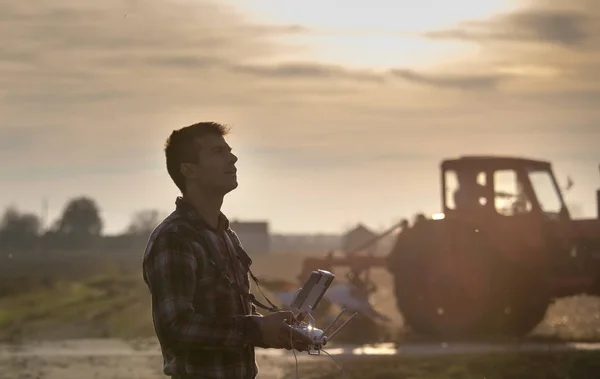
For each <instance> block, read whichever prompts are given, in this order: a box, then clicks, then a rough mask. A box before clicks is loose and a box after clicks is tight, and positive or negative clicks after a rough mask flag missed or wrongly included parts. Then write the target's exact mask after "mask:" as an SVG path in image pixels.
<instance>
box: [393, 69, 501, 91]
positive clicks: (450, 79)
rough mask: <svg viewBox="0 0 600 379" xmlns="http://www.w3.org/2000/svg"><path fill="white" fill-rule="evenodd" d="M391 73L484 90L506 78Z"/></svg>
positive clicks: (428, 82)
mask: <svg viewBox="0 0 600 379" xmlns="http://www.w3.org/2000/svg"><path fill="white" fill-rule="evenodd" d="M391 73H392V75H395V76H397V77H399V78H402V79H404V80H407V81H409V82H413V83H418V84H423V85H428V86H432V87H439V88H459V89H463V90H485V89H493V88H495V87H496V86H497V85H498V84H499V83H500V82H501V81H503V80H505V79H507V76H505V75H499V74H495V75H473V74H460V75H439V74H438V75H424V74H421V73H418V72H416V71H414V70H406V69H393V70H392V71H391Z"/></svg>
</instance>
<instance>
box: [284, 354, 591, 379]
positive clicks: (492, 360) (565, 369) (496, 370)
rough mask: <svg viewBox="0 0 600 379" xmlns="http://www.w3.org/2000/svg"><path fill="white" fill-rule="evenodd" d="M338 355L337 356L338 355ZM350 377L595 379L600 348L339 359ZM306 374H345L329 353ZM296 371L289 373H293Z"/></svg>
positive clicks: (325, 377) (320, 378)
mask: <svg viewBox="0 0 600 379" xmlns="http://www.w3.org/2000/svg"><path fill="white" fill-rule="evenodd" d="M336 359H338V358H336ZM338 362H340V363H341V364H342V365H343V367H344V371H345V372H346V378H347V379H392V378H394V379H395V378H398V379H593V378H598V377H600V353H599V352H556V353H511V354H494V355H474V356H473V355H470V356H468V355H454V356H442V357H425V358H423V357H419V358H410V357H394V356H386V357H363V358H361V359H355V360H350V359H338ZM301 371H302V372H301V374H302V377H303V378H307V379H308V378H310V379H338V378H342V374H341V372H340V368H339V367H337V366H336V365H335V364H334V363H333V362H331V361H329V360H328V359H327V357H323V358H322V359H319V363H317V364H314V365H305V366H302V367H301ZM293 374H294V373H293V372H290V373H289V374H288V376H289V377H293Z"/></svg>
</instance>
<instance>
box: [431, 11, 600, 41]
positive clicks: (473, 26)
mask: <svg viewBox="0 0 600 379" xmlns="http://www.w3.org/2000/svg"><path fill="white" fill-rule="evenodd" d="M594 21H595V19H594V17H592V16H590V15H589V14H587V13H584V12H583V11H577V10H554V9H528V10H522V11H517V12H514V13H508V14H502V15H497V16H495V17H492V18H491V19H490V20H487V21H470V22H465V23H463V24H461V25H459V26H458V28H455V29H450V30H437V31H431V32H428V33H426V34H425V35H426V36H427V37H429V38H434V39H459V40H470V41H478V42H486V41H508V42H514V43H523V42H527V43H543V44H553V45H558V46H562V47H566V48H583V47H585V46H586V43H587V42H589V41H590V39H591V38H592V37H593V36H594V35H595V33H597V32H598V30H597V29H595V28H594Z"/></svg>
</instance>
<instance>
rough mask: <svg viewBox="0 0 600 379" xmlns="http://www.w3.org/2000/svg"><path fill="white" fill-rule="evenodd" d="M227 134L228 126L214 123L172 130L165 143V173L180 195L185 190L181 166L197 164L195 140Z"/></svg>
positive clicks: (197, 154) (197, 155)
mask: <svg viewBox="0 0 600 379" xmlns="http://www.w3.org/2000/svg"><path fill="white" fill-rule="evenodd" d="M228 133H229V127H228V126H225V125H223V124H219V123H216V122H199V123H196V124H192V125H189V126H186V127H183V128H181V129H178V130H173V132H172V133H171V135H170V136H169V138H167V141H166V143H165V156H166V159H167V171H168V172H169V176H171V179H173V182H175V185H176V186H177V188H179V190H180V191H181V192H182V193H183V192H184V190H185V178H184V176H183V175H182V174H181V164H182V163H198V158H199V151H198V144H197V140H196V139H197V138H199V137H203V136H206V135H209V134H213V135H218V136H225V135H227V134H228Z"/></svg>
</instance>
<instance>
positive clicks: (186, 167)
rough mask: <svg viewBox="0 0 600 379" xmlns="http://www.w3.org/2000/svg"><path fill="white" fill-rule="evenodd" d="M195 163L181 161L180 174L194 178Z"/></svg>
mask: <svg viewBox="0 0 600 379" xmlns="http://www.w3.org/2000/svg"><path fill="white" fill-rule="evenodd" d="M195 168H196V167H195V165H194V164H193V163H182V164H181V166H180V168H179V169H180V170H181V175H183V176H184V177H186V178H190V179H194V178H195V177H196V170H195Z"/></svg>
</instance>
